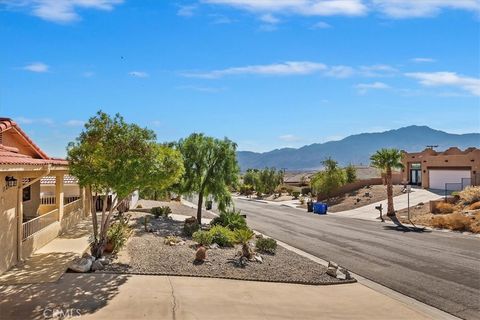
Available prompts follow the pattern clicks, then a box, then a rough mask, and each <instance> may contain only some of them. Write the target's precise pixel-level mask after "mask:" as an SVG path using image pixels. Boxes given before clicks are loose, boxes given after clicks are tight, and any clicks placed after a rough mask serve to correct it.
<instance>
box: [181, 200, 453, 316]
mask: <svg viewBox="0 0 480 320" xmlns="http://www.w3.org/2000/svg"><path fill="white" fill-rule="evenodd" d="M237 199H241V198H237ZM241 200H244V201H255V200H246V199H241ZM183 201H184V200H182V203H183ZM185 202H186V203H188V204H189V205H191V206H193V207H194V208H196V206H195V205H194V204H192V203H190V202H188V201H185ZM209 212H210V213H212V214H215V213H213V212H212V211H209ZM215 215H216V214H215ZM345 218H348V217H345ZM390 223H391V224H392V225H395V224H394V223H393V222H390ZM254 232H255V233H257V234H262V233H261V232H258V231H255V230H254ZM262 235H264V234H262ZM264 236H266V237H268V236H267V235H264ZM275 240H276V241H277V244H279V245H280V246H282V247H283V248H285V249H287V250H290V251H293V252H295V253H296V254H299V255H301V256H303V257H305V258H308V259H310V260H312V261H314V262H316V263H319V264H321V265H323V266H325V267H326V266H328V261H326V260H324V259H321V258H318V257H316V256H314V255H312V254H310V253H308V252H305V251H303V250H300V249H298V248H295V247H292V246H291V245H289V244H286V243H284V242H282V241H279V240H277V239H275ZM348 271H349V272H350V274H351V275H352V277H353V278H355V279H356V280H357V282H358V283H360V284H362V285H364V286H366V287H368V288H370V289H372V290H374V291H377V292H379V293H382V294H384V295H386V296H388V297H390V298H392V299H394V300H397V301H399V302H401V303H403V304H405V305H407V306H409V307H411V308H413V309H415V310H417V311H419V312H422V313H424V314H426V315H428V316H430V317H432V318H433V319H438V320H460V319H461V318H458V317H456V316H454V315H452V314H450V313H447V312H445V311H442V310H440V309H437V308H435V307H432V306H430V305H428V304H425V303H423V302H420V301H418V300H416V299H414V298H411V297H409V296H407V295H404V294H402V293H400V292H398V291H395V290H393V289H390V288H388V287H385V286H383V285H381V284H379V283H376V282H374V281H372V280H370V279H367V278H365V277H362V276H361V275H358V274H356V273H354V272H351V271H350V270H348Z"/></svg>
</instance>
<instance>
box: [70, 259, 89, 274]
mask: <svg viewBox="0 0 480 320" xmlns="http://www.w3.org/2000/svg"><path fill="white" fill-rule="evenodd" d="M92 263H93V262H92V260H91V259H89V258H81V259H80V260H77V261H74V262H73V263H72V265H71V266H70V267H69V269H70V270H72V271H75V272H82V273H83V272H89V271H90V269H91V268H92Z"/></svg>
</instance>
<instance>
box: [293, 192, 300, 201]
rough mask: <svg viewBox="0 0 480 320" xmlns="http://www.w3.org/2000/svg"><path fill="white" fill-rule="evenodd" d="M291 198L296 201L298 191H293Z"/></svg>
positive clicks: (298, 194)
mask: <svg viewBox="0 0 480 320" xmlns="http://www.w3.org/2000/svg"><path fill="white" fill-rule="evenodd" d="M292 196H293V198H294V199H298V197H299V196H300V191H293V192H292Z"/></svg>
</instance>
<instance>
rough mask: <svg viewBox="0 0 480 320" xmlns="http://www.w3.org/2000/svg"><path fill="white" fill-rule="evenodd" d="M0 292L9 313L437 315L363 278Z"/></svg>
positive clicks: (92, 280)
mask: <svg viewBox="0 0 480 320" xmlns="http://www.w3.org/2000/svg"><path fill="white" fill-rule="evenodd" d="M23 287H25V286H23ZM0 295H2V297H5V298H4V299H2V300H3V301H0V314H2V317H5V319H43V317H44V315H45V313H47V314H46V315H47V316H49V315H50V316H51V315H52V313H53V312H57V314H59V313H60V312H63V313H64V314H66V313H71V314H73V315H75V316H78V315H81V316H82V318H84V319H139V318H141V319H176V320H181V319H199V320H202V319H205V320H207V319H208V320H214V319H219V320H220V319H249V320H253V319H271V320H274V319H305V320H307V319H311V320H314V319H315V320H316V319H372V320H375V319H432V318H430V317H428V316H426V315H425V314H423V313H420V312H419V311H416V310H414V309H412V308H411V307H409V306H408V305H406V304H403V303H401V302H398V301H396V300H394V299H392V298H389V297H387V296H385V295H383V294H380V293H377V292H376V291H374V290H372V289H370V288H367V287H365V286H363V285H361V284H346V285H334V286H308V285H294V284H281V283H265V282H251V281H237V280H224V279H206V278H191V277H166V276H143V275H132V276H128V275H109V274H71V273H70V274H65V275H64V276H63V277H62V278H61V279H60V280H59V281H58V283H55V284H53V283H45V284H39V285H31V286H29V287H25V288H24V290H21V288H19V286H17V287H16V288H14V289H10V290H5V289H3V288H2V287H0ZM19 301H21V302H22V303H19Z"/></svg>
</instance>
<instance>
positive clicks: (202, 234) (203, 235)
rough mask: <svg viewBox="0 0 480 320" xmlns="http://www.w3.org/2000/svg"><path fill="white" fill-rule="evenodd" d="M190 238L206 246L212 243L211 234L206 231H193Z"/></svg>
mask: <svg viewBox="0 0 480 320" xmlns="http://www.w3.org/2000/svg"><path fill="white" fill-rule="evenodd" d="M192 239H193V241H195V242H196V243H198V244H201V245H203V246H208V245H210V244H211V243H212V235H211V234H210V232H208V231H196V232H194V233H193V235H192Z"/></svg>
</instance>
